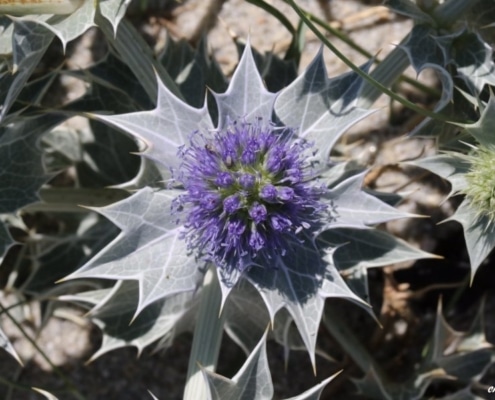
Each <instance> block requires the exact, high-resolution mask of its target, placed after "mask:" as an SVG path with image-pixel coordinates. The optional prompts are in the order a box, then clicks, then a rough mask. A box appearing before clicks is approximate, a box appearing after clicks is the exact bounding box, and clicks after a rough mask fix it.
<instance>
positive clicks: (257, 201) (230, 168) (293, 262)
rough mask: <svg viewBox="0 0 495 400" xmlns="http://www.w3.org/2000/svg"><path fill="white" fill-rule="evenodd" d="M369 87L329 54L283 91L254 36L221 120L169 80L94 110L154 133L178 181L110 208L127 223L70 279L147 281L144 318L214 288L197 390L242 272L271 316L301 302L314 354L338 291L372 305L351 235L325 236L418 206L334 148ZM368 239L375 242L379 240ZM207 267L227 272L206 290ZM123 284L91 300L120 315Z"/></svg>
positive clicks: (295, 312) (153, 144) (217, 274)
mask: <svg viewBox="0 0 495 400" xmlns="http://www.w3.org/2000/svg"><path fill="white" fill-rule="evenodd" d="M360 88H361V84H360V79H359V78H358V77H356V76H355V75H353V74H346V75H344V76H342V77H337V78H333V79H328V77H327V75H326V71H325V67H324V64H323V59H322V53H321V52H320V53H319V54H318V55H317V57H316V58H315V60H314V61H313V63H312V64H311V66H310V67H309V68H308V69H307V70H306V71H305V72H304V73H303V74H302V75H301V76H300V77H299V78H298V79H296V80H295V81H294V82H293V83H292V84H290V85H289V86H288V87H286V88H285V89H283V90H282V91H281V92H279V93H270V92H268V91H267V90H266V89H265V87H264V84H263V82H262V80H261V78H260V76H259V72H258V70H257V68H256V65H255V63H254V59H253V56H252V52H251V49H250V47H249V46H247V47H246V48H245V50H244V53H243V55H242V58H241V61H240V62H239V65H238V67H237V69H236V71H235V73H234V75H233V77H232V79H231V82H230V84H229V87H228V89H227V91H226V92H225V93H213V97H214V99H215V105H216V107H217V112H216V115H217V119H216V120H213V118H212V117H211V116H210V114H209V112H208V109H209V107H207V105H206V104H205V105H204V106H203V107H202V108H193V107H191V106H189V105H188V104H186V103H184V102H183V101H182V100H180V99H179V98H177V97H176V96H175V95H173V94H172V93H171V91H170V90H169V89H168V88H167V87H166V86H165V85H163V83H162V82H160V81H158V98H157V101H156V104H157V105H156V108H155V109H153V110H151V111H142V112H135V113H129V114H122V115H110V116H107V115H99V114H93V116H92V117H93V118H95V119H97V120H100V121H103V122H105V123H107V124H109V125H111V126H113V127H117V128H119V129H121V130H122V131H124V132H126V133H128V134H131V135H132V136H134V137H135V138H136V139H138V140H139V141H140V142H142V143H143V144H144V146H145V150H144V152H143V153H142V155H143V157H145V158H147V159H148V160H150V161H152V162H154V163H157V164H159V165H161V168H160V170H161V171H163V176H162V179H163V180H164V181H166V182H167V185H166V188H165V189H163V185H159V186H157V187H152V186H146V187H143V188H141V189H140V190H138V191H137V192H136V193H135V194H133V195H132V196H130V197H129V198H127V199H125V200H123V201H121V202H118V203H115V204H112V205H110V206H107V207H104V208H100V209H97V211H98V212H99V213H101V214H102V215H104V216H105V217H106V218H108V219H109V220H110V221H112V222H113V223H114V224H115V225H116V226H117V227H118V228H120V229H121V233H120V234H119V235H118V236H117V237H116V238H115V239H114V240H113V241H112V242H111V243H109V244H108V246H106V247H105V248H104V249H103V250H102V251H101V252H100V253H99V254H98V255H96V256H95V257H94V258H93V259H91V260H90V261H89V262H88V263H87V264H85V265H83V266H82V267H81V268H80V269H79V270H77V271H76V272H74V273H73V274H71V275H70V276H69V277H67V279H75V278H102V279H112V280H123V281H135V282H136V283H137V285H132V286H129V289H131V290H132V291H133V292H134V293H136V292H137V293H136V297H137V304H136V308H135V310H134V319H135V320H136V321H137V319H139V317H140V315H142V313H144V312H145V311H146V310H147V309H148V308H149V307H153V308H155V309H156V311H157V312H158V313H160V312H162V311H163V312H165V313H166V312H170V311H173V312H174V315H176V316H178V318H179V319H180V315H186V314H187V309H188V308H189V307H191V306H192V305H193V304H194V301H193V302H191V298H192V296H193V295H195V296H203V297H202V300H201V302H200V303H201V304H200V311H199V316H198V321H197V323H196V328H195V338H196V337H197V338H200V337H201V338H205V337H209V334H211V333H212V332H216V334H214V335H211V336H212V343H210V345H208V346H205V345H204V339H202V340H203V345H202V346H201V348H200V349H199V350H198V352H199V353H200V352H201V351H203V352H204V351H205V349H206V351H207V352H208V354H206V355H205V354H198V352H196V351H195V350H194V344H193V351H192V354H191V361H192V362H191V363H190V365H192V367H191V368H190V371H189V384H188V388H186V398H198V397H197V396H200V397H201V396H202V395H201V393H203V394H204V393H205V392H204V391H205V390H206V387H205V386H204V383H203V382H202V377H201V374H200V373H199V372H200V371H199V369H198V363H199V365H202V366H203V367H208V368H209V369H213V368H214V364H215V360H216V356H217V354H218V346H219V344H220V342H219V337H221V332H222V324H223V317H222V310H223V308H224V307H228V303H229V297H230V296H232V295H233V292H235V291H236V288H237V287H238V286H239V285H241V283H242V284H245V283H247V284H249V285H252V287H253V288H255V293H256V292H257V295H259V296H261V298H262V300H263V303H264V306H265V307H266V310H267V319H266V324H269V323H270V322H271V323H273V322H274V321H276V316H277V313H278V312H279V311H280V310H282V309H285V310H286V311H288V313H289V315H290V317H291V319H292V320H293V321H294V323H295V326H296V327H297V329H298V331H299V334H300V336H301V338H302V341H303V343H304V346H305V347H306V349H307V351H308V354H309V356H310V359H311V361H312V363H313V365H314V364H315V346H316V338H317V332H318V328H319V324H320V320H321V317H322V313H323V308H324V304H325V299H327V298H335V297H338V298H343V299H348V300H350V301H353V302H355V303H357V304H359V305H361V307H363V308H364V309H365V310H367V311H368V312H370V308H369V306H368V305H367V304H366V303H365V301H363V299H361V298H360V297H359V296H358V295H356V294H355V293H354V292H353V291H352V290H351V289H350V288H349V287H348V285H347V284H346V283H345V281H344V280H343V278H342V277H341V276H340V273H339V271H338V269H337V268H336V266H335V263H334V259H333V254H334V252H335V251H336V250H337V248H338V246H340V245H344V246H345V244H339V245H338V246H334V245H333V244H332V243H331V242H330V241H327V240H320V239H319V238H320V237H323V236H322V235H323V234H324V233H325V232H328V231H330V232H331V231H332V229H337V228H338V229H343V228H350V229H358V230H373V229H374V226H375V225H377V224H380V223H383V222H386V221H390V220H394V219H397V218H404V217H406V216H408V214H406V213H403V212H401V211H399V210H397V209H395V208H394V207H392V206H390V205H388V204H387V203H385V202H383V201H381V200H380V199H379V198H377V197H375V196H374V195H372V194H369V193H366V192H365V191H363V190H362V188H361V185H362V181H363V177H364V175H363V173H361V172H360V171H355V172H352V171H351V173H350V176H349V174H342V168H339V167H336V166H335V165H334V164H333V163H331V162H330V160H329V158H328V157H329V152H330V150H331V148H332V146H333V144H334V143H335V142H336V141H337V140H338V139H339V137H340V136H341V135H342V134H343V133H344V132H345V130H346V129H347V128H348V127H349V126H351V125H352V124H354V123H355V122H357V121H359V120H361V119H362V118H364V117H366V116H367V115H368V114H369V113H370V111H369V110H364V109H360V108H358V107H356V106H355V102H356V99H357V98H358V97H359V93H360ZM368 238H369V240H370V245H371V247H373V246H372V244H373V241H374V240H380V239H379V236H373V235H371V236H369V237H368ZM360 240H361V239H360ZM390 245H391V246H392V247H394V245H395V244H394V243H393V241H391V242H390ZM377 247H379V246H378V245H377ZM412 253H414V252H412ZM382 256H383V254H382ZM423 256H425V254H423V253H417V254H416V253H414V254H413V255H412V257H411V259H412V258H418V257H423ZM392 257H395V256H392ZM385 258H386V256H385ZM381 261H382V262H383V260H381ZM207 270H213V271H214V273H212V274H211V275H213V277H212V276H210V277H209V278H208V282H211V280H212V279H213V280H214V281H215V280H218V283H217V286H218V289H217V290H205V288H206V287H209V286H206V287H205V288H203V289H202V285H203V281H204V280H205V279H206V278H205V271H207ZM206 276H207V277H208V274H206ZM210 284H211V285H213V284H212V283H208V285H210ZM129 289H128V290H129ZM119 293H120V294H119ZM185 293H189V295H187V296H184V294H185ZM246 293H249V292H246ZM113 295H115V296H117V295H119V296H121V295H122V291H121V290H119V291H114V292H107V295H103V294H99V295H95V296H97V297H94V296H93V295H90V296H87V297H86V298H87V299H88V300H90V302H92V304H96V303H98V300H95V299H96V298H99V299H103V300H104V302H105V303H106V304H109V305H111V304H113V307H114V310H115V311H114V312H115V313H119V311H118V308H119V307H118V304H121V302H120V301H119V302H117V301H116V300H114V299H112V296H113ZM98 296H99V297H98ZM178 296H181V300H177V299H178ZM209 297H211V298H213V299H215V298H216V299H217V300H216V301H212V303H211V304H214V306H210V307H209V308H208V309H206V310H205V309H202V308H201V307H205V304H209V303H208V301H207V298H209ZM91 299H92V300H91ZM103 300H100V301H103ZM163 301H164V302H165V306H163ZM167 302H173V303H174V304H175V306H173V307H167V306H166V304H167ZM158 304H160V305H158ZM156 307H158V308H156ZM180 307H183V308H184V311H182V312H179V311H178V310H179V309H180ZM128 312H129V309H128V308H127V307H126V310H125V313H128ZM243 312H244V313H249V309H245V310H243ZM219 315H220V318H219ZM165 319H166V318H165ZM205 321H206V322H205ZM212 321H214V322H213V323H212ZM139 323H145V321H142V320H141V321H140V322H139ZM166 329H167V330H170V329H171V328H170V324H169V325H168V327H167V328H166ZM209 330H210V331H209ZM164 333H165V332H162V334H164ZM135 343H136V342H135ZM214 343H217V344H216V345H215V344H214ZM113 348H115V347H113ZM198 373H199V374H198ZM268 373H269V372H268V371H263V374H268ZM198 376H199V377H200V378H201V380H199V381H198V380H197V377H198ZM196 382H199V383H196ZM195 396H196V397H195ZM257 398H258V397H257ZM259 398H261V397H259Z"/></svg>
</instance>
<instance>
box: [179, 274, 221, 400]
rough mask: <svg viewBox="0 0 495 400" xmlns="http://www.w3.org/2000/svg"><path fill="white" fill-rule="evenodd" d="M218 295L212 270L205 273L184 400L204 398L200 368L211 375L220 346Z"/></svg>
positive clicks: (218, 290)
mask: <svg viewBox="0 0 495 400" xmlns="http://www.w3.org/2000/svg"><path fill="white" fill-rule="evenodd" d="M221 304H222V292H221V289H220V284H219V282H218V279H217V276H216V272H215V267H214V266H210V268H209V269H208V271H207V272H206V275H205V279H204V284H203V289H202V292H201V301H200V305H199V311H198V317H197V320H196V326H195V328H194V338H193V343H192V348H191V355H190V356H189V365H188V368H187V383H186V388H185V391H184V400H196V399H205V398H207V396H206V393H207V387H206V382H205V380H204V378H203V373H202V371H201V368H203V369H207V370H210V371H214V370H215V367H216V364H217V360H218V353H219V351H220V344H221V342H222V335H223V324H224V320H225V317H224V313H221V312H220V311H221V310H220V307H221Z"/></svg>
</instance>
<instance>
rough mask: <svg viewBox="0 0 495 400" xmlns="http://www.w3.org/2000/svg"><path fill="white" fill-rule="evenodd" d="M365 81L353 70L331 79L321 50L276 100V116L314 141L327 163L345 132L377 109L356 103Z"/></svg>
mask: <svg viewBox="0 0 495 400" xmlns="http://www.w3.org/2000/svg"><path fill="white" fill-rule="evenodd" d="M361 85H362V80H361V78H360V77H359V76H357V75H356V74H355V73H353V72H350V73H347V74H343V75H341V76H339V77H336V78H333V79H328V77H327V72H326V68H325V64H324V61H323V52H322V51H320V52H319V53H318V55H317V56H316V57H315V59H314V60H313V62H312V63H311V65H310V66H309V67H308V69H307V70H306V71H305V72H304V73H303V74H302V75H301V76H299V77H298V78H297V79H296V80H295V81H294V82H293V83H292V84H291V85H289V86H288V87H287V88H285V89H284V90H282V91H281V92H280V94H279V96H278V97H277V100H276V102H275V114H276V117H277V118H278V119H279V120H280V121H281V122H282V123H283V124H284V125H286V126H290V127H294V128H297V129H298V134H299V136H300V137H302V138H304V139H306V140H308V141H309V142H311V143H314V148H315V149H317V150H318V153H317V155H316V157H317V159H318V160H319V161H320V162H321V163H322V164H323V165H326V163H327V161H328V160H327V159H328V156H329V153H330V150H331V149H332V147H333V145H334V144H335V143H336V142H337V140H338V139H339V138H340V137H341V136H342V134H343V133H344V132H345V131H346V130H347V129H348V128H349V127H350V126H352V125H353V124H355V123H356V122H358V121H360V120H361V119H363V118H365V117H366V116H368V115H370V114H371V113H372V112H373V111H371V110H365V109H362V108H359V107H357V106H355V102H356V101H357V99H358V97H359V93H360V90H361Z"/></svg>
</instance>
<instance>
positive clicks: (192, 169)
mask: <svg viewBox="0 0 495 400" xmlns="http://www.w3.org/2000/svg"><path fill="white" fill-rule="evenodd" d="M310 147H311V145H310V144H309V143H308V142H306V141H304V140H301V139H299V140H298V139H297V138H296V135H295V131H294V130H293V129H291V128H279V127H276V126H274V125H273V124H270V123H269V122H267V121H263V120H262V119H261V118H259V119H257V120H255V121H254V122H247V121H245V120H238V121H229V123H228V124H227V125H226V128H225V129H222V130H220V131H217V132H215V134H214V135H203V134H201V132H196V133H194V134H193V135H192V137H191V139H190V143H189V145H185V146H182V147H181V149H180V151H179V156H180V158H181V159H182V165H181V167H180V168H179V173H178V174H177V177H176V178H177V180H178V181H179V182H180V183H181V184H182V185H183V187H184V189H185V191H186V193H185V194H184V195H181V196H180V197H179V198H178V202H177V204H178V207H179V208H181V209H183V210H184V212H185V214H186V216H185V221H184V226H185V228H186V235H185V237H186V240H187V241H188V245H189V247H190V248H191V249H194V250H197V251H199V252H200V253H201V255H202V256H204V257H205V258H206V259H207V260H208V261H212V262H214V263H215V264H216V265H218V266H220V267H223V268H225V269H227V270H230V269H232V268H235V269H237V270H240V271H242V270H243V269H245V268H246V267H247V266H248V265H250V264H251V263H263V266H265V267H266V266H267V265H270V263H267V262H266V261H267V260H269V259H270V258H272V257H274V256H278V255H281V256H283V255H284V254H285V253H286V250H287V248H288V247H289V244H288V243H287V239H288V238H290V239H292V240H293V239H296V240H299V241H302V240H303V237H304V236H305V235H304V234H303V233H302V232H303V231H304V232H305V233H308V231H314V230H315V229H316V228H317V226H318V221H319V220H320V218H321V212H322V211H323V210H324V209H325V208H326V206H325V205H324V204H323V203H322V202H321V201H320V200H319V198H320V195H321V194H322V193H323V190H324V189H323V188H322V187H318V186H317V184H315V181H314V178H315V176H314V175H315V174H314V171H313V169H312V168H311V164H310V163H309V162H308V154H307V150H308V149H309V148H310ZM263 261H265V262H263Z"/></svg>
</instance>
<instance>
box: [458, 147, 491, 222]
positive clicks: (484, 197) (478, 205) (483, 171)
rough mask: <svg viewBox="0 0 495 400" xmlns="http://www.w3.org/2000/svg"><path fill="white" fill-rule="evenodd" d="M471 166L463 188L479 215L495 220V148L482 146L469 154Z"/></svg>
mask: <svg viewBox="0 0 495 400" xmlns="http://www.w3.org/2000/svg"><path fill="white" fill-rule="evenodd" d="M467 157H468V161H469V162H470V164H471V166H470V168H469V172H468V173H467V174H466V183H467V184H466V187H465V189H464V190H463V192H464V194H465V195H466V197H467V199H468V200H469V202H470V204H471V206H472V207H473V208H474V209H475V211H476V213H477V216H478V217H487V218H488V221H489V224H490V225H491V224H493V223H494V222H495V149H494V148H493V147H488V146H481V145H479V146H478V147H476V148H475V150H474V151H473V153H471V154H470V155H468V156H467Z"/></svg>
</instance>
